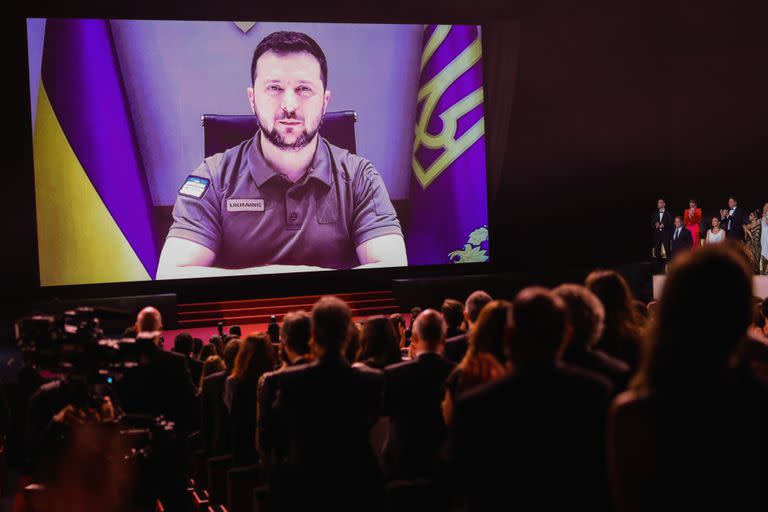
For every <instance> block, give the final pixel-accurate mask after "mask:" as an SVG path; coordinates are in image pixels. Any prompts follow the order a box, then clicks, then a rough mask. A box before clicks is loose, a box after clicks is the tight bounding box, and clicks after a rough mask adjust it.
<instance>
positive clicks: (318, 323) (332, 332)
mask: <svg viewBox="0 0 768 512" xmlns="http://www.w3.org/2000/svg"><path fill="white" fill-rule="evenodd" d="M351 323H352V312H351V311H350V309H349V306H348V305H347V303H346V302H344V301H343V300H341V299H339V298H338V297H332V296H328V297H323V298H321V299H320V300H318V301H317V302H315V305H314V306H313V307H312V336H313V337H314V340H315V343H316V344H317V345H318V346H319V347H322V348H324V349H325V350H326V351H327V352H331V353H341V350H342V349H343V348H344V343H345V342H346V340H347V337H348V336H349V326H350V324H351Z"/></svg>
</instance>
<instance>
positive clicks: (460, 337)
mask: <svg viewBox="0 0 768 512" xmlns="http://www.w3.org/2000/svg"><path fill="white" fill-rule="evenodd" d="M467 337H468V335H467V333H464V334H459V335H458V336H454V337H453V338H448V339H447V340H445V344H446V345H447V344H449V343H450V344H451V345H454V344H462V343H466V342H467Z"/></svg>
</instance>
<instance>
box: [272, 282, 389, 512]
mask: <svg viewBox="0 0 768 512" xmlns="http://www.w3.org/2000/svg"><path fill="white" fill-rule="evenodd" d="M351 324H352V315H351V312H350V309H349V307H348V306H347V304H346V303H345V302H344V301H342V300H340V299H338V298H336V297H323V298H321V299H320V300H318V301H317V302H316V303H315V305H314V307H313V308H312V337H311V341H310V346H311V347H312V350H313V353H314V355H315V356H316V359H315V360H314V361H313V362H311V363H309V364H306V365H301V366H297V367H291V368H286V369H285V370H284V371H283V372H282V374H281V375H280V391H279V393H278V398H277V400H276V402H275V419H276V427H275V432H276V433H277V434H279V437H278V438H277V439H276V440H275V441H276V443H277V444H279V445H280V447H279V448H277V449H278V450H279V451H280V453H285V454H286V459H285V461H284V463H283V464H280V465H279V466H274V467H273V470H272V471H271V481H270V490H271V491H272V496H271V498H272V505H273V506H274V507H275V510H362V509H365V510H379V509H380V505H381V493H382V485H381V472H380V469H379V465H378V462H377V459H376V456H375V454H374V453H373V450H372V448H371V445H370V442H369V430H370V429H371V427H372V426H373V425H374V423H375V422H376V420H377V418H378V417H379V414H380V411H381V397H382V377H381V372H379V371H376V370H370V369H368V368H365V367H362V368H352V367H351V366H350V365H349V363H348V362H347V360H346V359H345V358H344V356H343V355H342V352H343V350H344V345H345V343H346V340H347V338H348V336H349V332H350V325H351Z"/></svg>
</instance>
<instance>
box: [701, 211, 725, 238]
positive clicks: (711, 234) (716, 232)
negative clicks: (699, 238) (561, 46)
mask: <svg viewBox="0 0 768 512" xmlns="http://www.w3.org/2000/svg"><path fill="white" fill-rule="evenodd" d="M711 226H712V227H711V228H710V229H708V230H707V236H706V238H705V239H704V243H705V244H709V245H712V244H719V243H721V242H724V241H725V230H723V229H722V228H721V227H720V219H718V218H717V217H712V224H711Z"/></svg>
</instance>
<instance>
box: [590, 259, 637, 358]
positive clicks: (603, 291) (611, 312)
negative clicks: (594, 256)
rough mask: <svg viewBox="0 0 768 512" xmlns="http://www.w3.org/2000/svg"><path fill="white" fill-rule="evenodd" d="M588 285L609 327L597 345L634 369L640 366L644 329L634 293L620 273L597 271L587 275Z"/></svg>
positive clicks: (606, 325) (604, 330)
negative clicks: (602, 309)
mask: <svg viewBox="0 0 768 512" xmlns="http://www.w3.org/2000/svg"><path fill="white" fill-rule="evenodd" d="M585 286H586V287H587V288H588V289H589V291H591V292H592V293H594V294H595V295H596V296H597V298H598V299H600V302H601V303H602V304H603V308H604V309H605V328H604V329H603V334H602V336H601V337H600V340H598V342H597V347H598V348H599V349H601V350H603V351H605V352H606V353H607V354H609V355H611V356H613V357H615V358H618V359H621V360H622V361H624V362H625V363H627V364H628V365H629V367H630V369H631V370H632V371H633V372H634V370H635V369H636V368H637V366H638V362H639V359H640V353H641V348H642V340H643V330H642V327H641V326H640V322H639V321H638V318H637V314H636V313H635V309H634V306H633V305H632V300H633V299H632V292H631V291H630V290H629V285H627V282H626V281H625V280H624V278H623V277H621V275H620V274H619V273H618V272H615V271H613V270H596V271H594V272H592V273H590V274H589V275H588V276H587V279H586V281H585Z"/></svg>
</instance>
